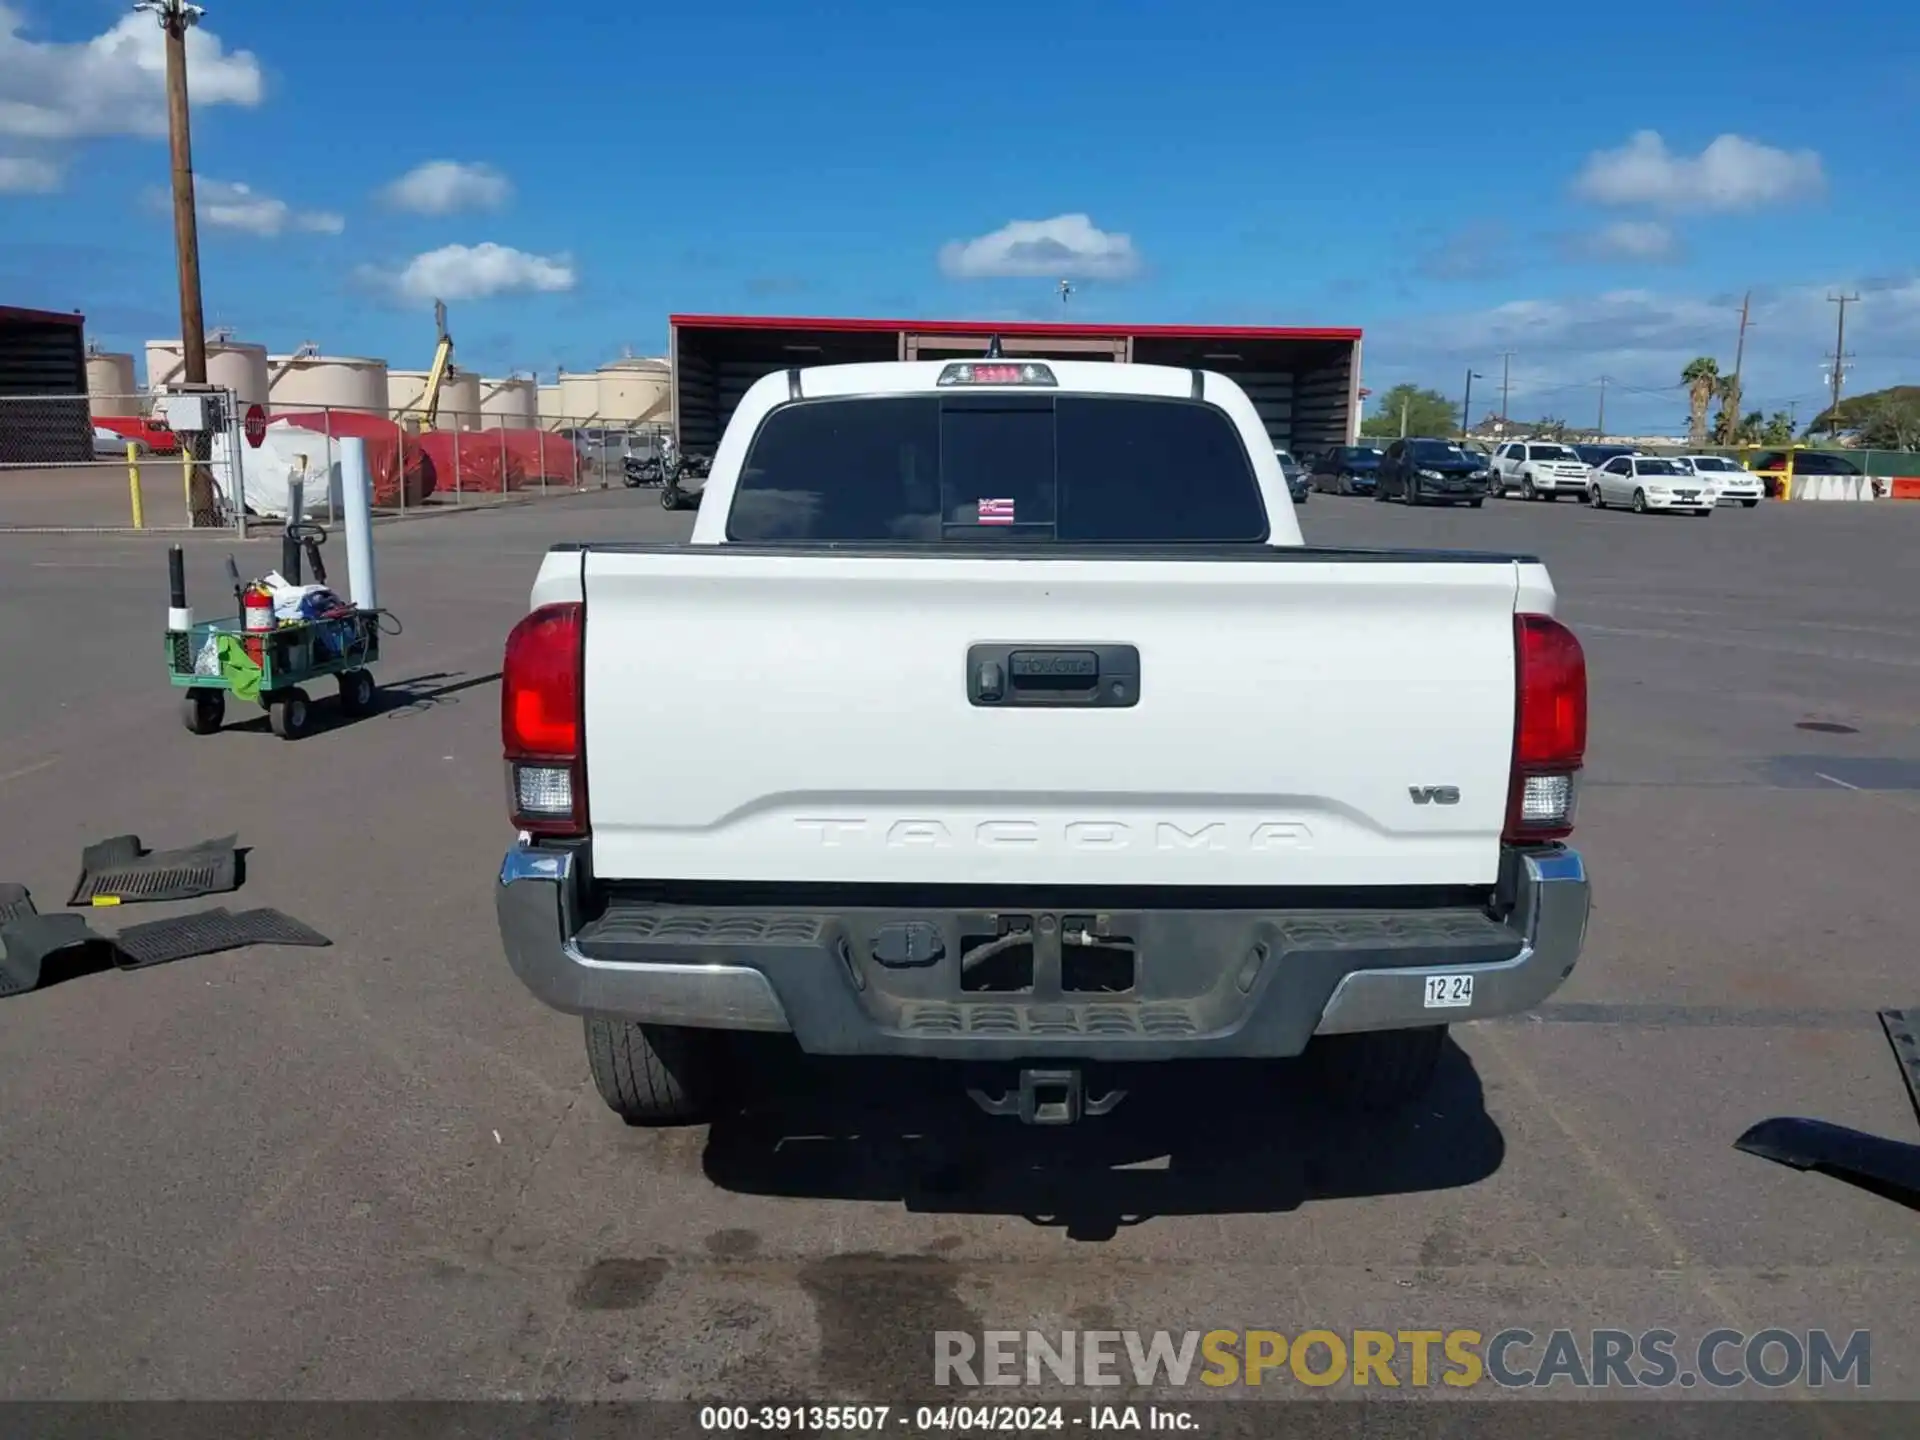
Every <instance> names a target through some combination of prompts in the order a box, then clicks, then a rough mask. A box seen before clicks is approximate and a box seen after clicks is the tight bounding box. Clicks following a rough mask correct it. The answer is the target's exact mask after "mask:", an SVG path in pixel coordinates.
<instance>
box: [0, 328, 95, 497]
mask: <svg viewBox="0 0 1920 1440" xmlns="http://www.w3.org/2000/svg"><path fill="white" fill-rule="evenodd" d="M13 396H31V397H35V398H32V399H13V398H8V397H13ZM46 397H60V398H46ZM67 397H71V398H67ZM89 416H90V412H89V408H88V403H87V355H86V346H85V342H84V340H83V338H82V332H81V325H80V321H79V318H78V317H77V316H76V317H75V318H74V319H73V320H72V321H67V320H64V319H60V320H39V319H31V318H25V317H10V316H5V315H0V460H4V461H5V462H6V463H8V464H25V465H53V464H60V463H66V462H72V461H76V460H87V459H90V458H91V457H92V455H93V422H92V420H91V419H90V418H89Z"/></svg>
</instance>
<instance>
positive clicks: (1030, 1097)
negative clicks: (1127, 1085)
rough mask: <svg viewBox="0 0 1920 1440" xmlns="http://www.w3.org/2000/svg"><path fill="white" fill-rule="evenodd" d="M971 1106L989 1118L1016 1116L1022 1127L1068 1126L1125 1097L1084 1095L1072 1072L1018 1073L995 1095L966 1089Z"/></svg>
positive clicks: (1110, 1093)
mask: <svg viewBox="0 0 1920 1440" xmlns="http://www.w3.org/2000/svg"><path fill="white" fill-rule="evenodd" d="M967 1094H968V1095H969V1096H970V1097H971V1098H972V1100H973V1103H974V1104H976V1105H978V1106H979V1107H980V1108H981V1109H982V1110H984V1111H986V1112H987V1114H989V1115H1014V1116H1018V1117H1019V1120H1020V1123H1021V1124H1023V1125H1071V1124H1073V1123H1074V1122H1075V1121H1077V1120H1080V1119H1081V1118H1082V1117H1084V1116H1088V1115H1095V1116H1098V1115H1105V1114H1106V1113H1107V1112H1108V1111H1110V1110H1112V1109H1113V1107H1114V1106H1116V1105H1118V1104H1119V1103H1120V1102H1121V1101H1122V1100H1124V1099H1126V1098H1127V1092H1126V1091H1124V1090H1109V1091H1106V1092H1105V1093H1104V1094H1101V1095H1099V1096H1089V1095H1088V1094H1087V1089H1086V1082H1085V1081H1084V1080H1083V1079H1082V1077H1081V1074H1080V1072H1079V1071H1078V1070H1076V1069H1061V1070H1022V1071H1021V1072H1020V1077H1019V1081H1018V1083H1017V1084H1015V1085H1014V1087H1013V1088H1012V1089H1010V1090H1005V1091H1002V1092H1000V1093H999V1094H995V1093H993V1092H992V1091H989V1090H986V1089H984V1088H981V1087H977V1086H969V1087H968V1088H967Z"/></svg>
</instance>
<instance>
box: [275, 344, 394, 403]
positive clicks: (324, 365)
mask: <svg viewBox="0 0 1920 1440" xmlns="http://www.w3.org/2000/svg"><path fill="white" fill-rule="evenodd" d="M268 366H269V375H270V377H271V388H270V392H269V395H268V402H269V404H270V405H271V406H272V408H273V409H274V410H275V411H276V412H286V411H299V410H317V409H320V408H321V407H322V406H331V407H333V408H334V409H337V410H361V411H365V412H366V413H367V414H369V415H377V416H379V417H381V418H382V419H384V418H386V415H387V362H386V361H384V360H367V359H364V358H361V357H357V356H349V355H317V356H315V357H313V358H312V359H296V358H295V357H294V356H291V355H273V356H269V357H268Z"/></svg>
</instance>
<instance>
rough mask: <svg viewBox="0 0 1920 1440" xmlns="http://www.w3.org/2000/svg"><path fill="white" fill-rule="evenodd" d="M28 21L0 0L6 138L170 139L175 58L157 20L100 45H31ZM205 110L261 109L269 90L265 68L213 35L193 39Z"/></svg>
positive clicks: (139, 18) (192, 65) (112, 33)
mask: <svg viewBox="0 0 1920 1440" xmlns="http://www.w3.org/2000/svg"><path fill="white" fill-rule="evenodd" d="M25 25H26V22H25V19H24V18H23V16H22V15H21V13H20V11H19V10H18V9H16V8H15V7H14V6H12V5H9V4H6V3H5V0H0V135H17V136H24V137H28V138H31V139H36V140H77V139H84V138H88V137H92V136H102V135H140V136H164V135H165V134H166V133H167V105H166V73H167V62H166V49H165V37H164V36H163V35H162V34H161V32H160V24H159V22H158V21H157V20H155V19H154V17H153V16H151V15H145V14H139V15H128V16H125V17H124V18H122V19H121V20H120V21H119V22H118V23H116V24H115V25H114V26H113V28H112V29H110V30H108V31H107V32H106V33H105V34H103V35H96V36H95V37H94V38H93V39H91V40H82V41H75V42H71V43H60V42H54V41H44V40H31V39H28V38H27V36H26V35H25V34H23V33H22V32H23V31H24V29H25ZM187 65H188V69H189V71H190V73H191V76H192V87H193V103H194V106H195V108H196V109H205V108H206V107H208V106H210V105H241V106H254V105H258V104H259V103H260V100H261V97H262V95H263V94H264V91H265V86H264V84H263V81H262V79H261V74H260V62H259V61H258V60H257V59H255V58H254V56H253V55H252V54H251V53H249V52H248V51H245V50H235V51H232V52H229V51H228V50H227V49H226V47H225V46H224V45H222V44H221V42H220V37H219V36H217V35H215V34H214V33H213V32H212V31H210V30H207V29H204V28H202V27H199V26H195V27H194V28H193V29H191V30H189V31H188V32H187Z"/></svg>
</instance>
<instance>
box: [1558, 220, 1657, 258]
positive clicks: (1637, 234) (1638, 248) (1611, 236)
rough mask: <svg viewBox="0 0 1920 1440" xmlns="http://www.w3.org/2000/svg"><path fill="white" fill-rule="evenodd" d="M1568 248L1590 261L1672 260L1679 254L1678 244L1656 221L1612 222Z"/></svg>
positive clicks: (1579, 239)
mask: <svg viewBox="0 0 1920 1440" xmlns="http://www.w3.org/2000/svg"><path fill="white" fill-rule="evenodd" d="M1571 248H1572V249H1573V250H1574V252H1575V253H1576V254H1579V255H1584V256H1586V257H1587V258H1589V259H1593V260H1672V259H1674V258H1675V257H1676V256H1678V255H1679V253H1680V242H1679V240H1678V238H1677V237H1676V236H1675V235H1674V233H1673V231H1672V229H1671V228H1670V227H1668V226H1666V225H1663V224H1661V223H1660V222H1659V221H1658V220H1615V221H1614V222H1613V223H1612V224H1610V225H1603V226H1601V227H1600V228H1599V229H1598V230H1596V231H1594V232H1593V233H1592V234H1591V235H1582V236H1578V237H1576V239H1575V241H1574V243H1573V245H1572V247H1571Z"/></svg>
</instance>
